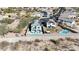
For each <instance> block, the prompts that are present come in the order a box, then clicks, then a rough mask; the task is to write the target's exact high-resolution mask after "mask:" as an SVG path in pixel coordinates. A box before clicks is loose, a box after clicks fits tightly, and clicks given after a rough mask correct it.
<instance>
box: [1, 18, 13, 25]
mask: <svg viewBox="0 0 79 59" xmlns="http://www.w3.org/2000/svg"><path fill="white" fill-rule="evenodd" d="M13 21H14V20H12V19H7V18H6V19H3V20H1V21H0V22H1V23H6V24H11V23H12V22H13Z"/></svg>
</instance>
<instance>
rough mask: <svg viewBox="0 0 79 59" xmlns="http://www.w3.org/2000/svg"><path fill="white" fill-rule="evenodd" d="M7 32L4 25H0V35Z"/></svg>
mask: <svg viewBox="0 0 79 59" xmlns="http://www.w3.org/2000/svg"><path fill="white" fill-rule="evenodd" d="M7 32H8V29H7V28H6V25H0V35H4V34H6V33H7Z"/></svg>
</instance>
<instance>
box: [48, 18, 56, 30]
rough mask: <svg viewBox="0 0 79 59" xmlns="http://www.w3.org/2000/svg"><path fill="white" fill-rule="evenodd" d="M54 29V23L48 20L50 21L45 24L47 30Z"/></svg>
mask: <svg viewBox="0 0 79 59" xmlns="http://www.w3.org/2000/svg"><path fill="white" fill-rule="evenodd" d="M54 27H56V23H55V22H54V21H53V20H52V19H50V20H49V21H48V22H47V28H49V29H52V28H54Z"/></svg>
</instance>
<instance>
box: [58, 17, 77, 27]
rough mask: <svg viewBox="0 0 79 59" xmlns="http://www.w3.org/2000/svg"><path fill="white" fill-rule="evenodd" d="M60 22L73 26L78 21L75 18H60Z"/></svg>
mask: <svg viewBox="0 0 79 59" xmlns="http://www.w3.org/2000/svg"><path fill="white" fill-rule="evenodd" d="M58 22H59V23H61V24H66V25H68V26H70V27H73V26H75V25H76V22H75V20H73V19H63V20H59V21H58Z"/></svg>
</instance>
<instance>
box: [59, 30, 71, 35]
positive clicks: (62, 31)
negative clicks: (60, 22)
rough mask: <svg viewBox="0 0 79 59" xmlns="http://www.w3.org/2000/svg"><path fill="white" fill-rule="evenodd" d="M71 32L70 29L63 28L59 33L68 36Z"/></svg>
mask: <svg viewBox="0 0 79 59" xmlns="http://www.w3.org/2000/svg"><path fill="white" fill-rule="evenodd" d="M69 32H70V31H69V30H67V29H63V30H61V31H60V32H59V34H60V35H63V36H66V35H68V33H69Z"/></svg>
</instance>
